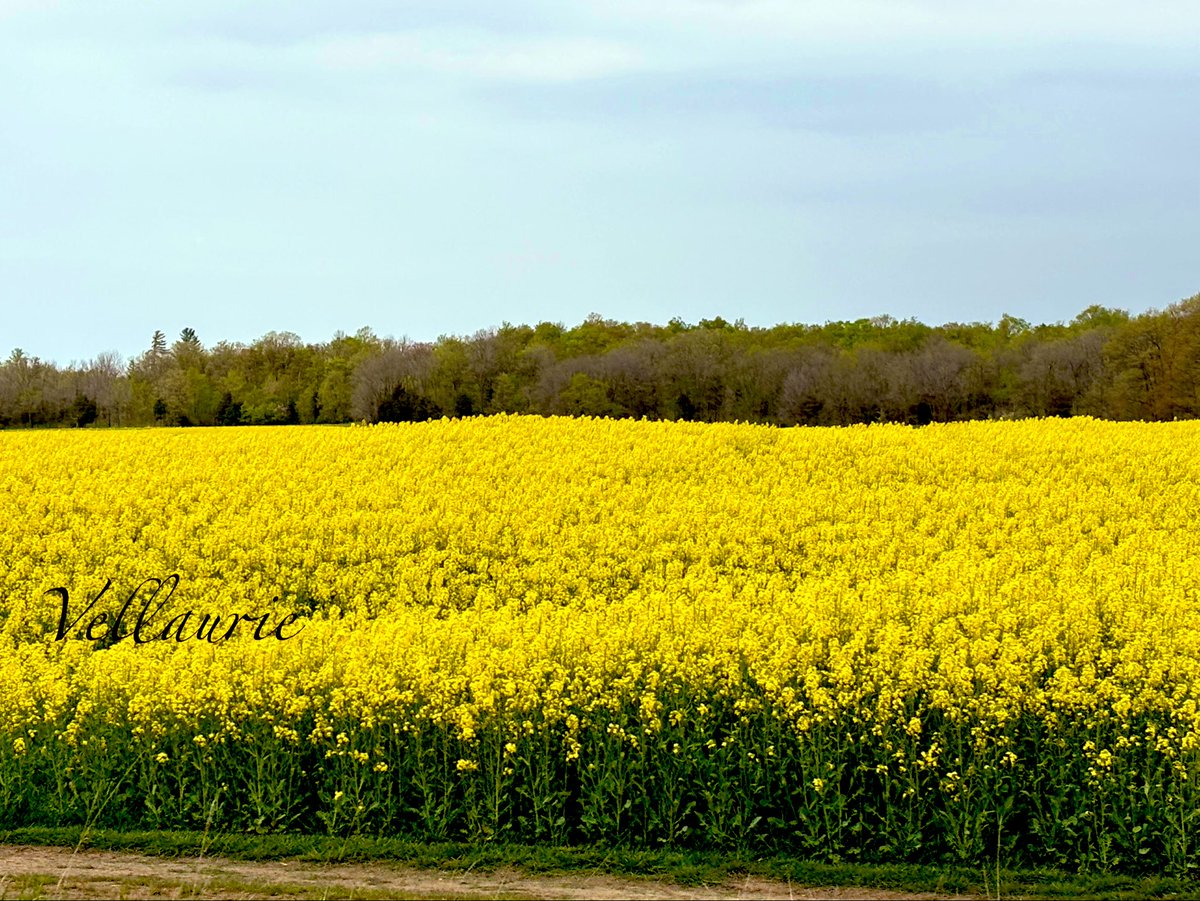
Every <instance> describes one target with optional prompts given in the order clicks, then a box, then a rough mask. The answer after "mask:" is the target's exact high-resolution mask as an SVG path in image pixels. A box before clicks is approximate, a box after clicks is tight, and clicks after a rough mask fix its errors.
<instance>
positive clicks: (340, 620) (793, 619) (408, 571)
mask: <svg viewBox="0 0 1200 901" xmlns="http://www.w3.org/2000/svg"><path fill="white" fill-rule="evenodd" d="M1198 527H1200V423H1162V424H1142V423H1108V422H1100V421H1093V420H1088V419H1072V420H1055V421H1024V422H1006V423H984V422H973V423H961V424H952V425H932V426H928V427H926V428H920V429H915V428H909V427H905V426H869V427H868V426H862V427H851V428H845V429H777V428H770V427H760V426H751V425H741V424H692V423H664V422H644V421H643V422H634V421H609V420H591V419H578V420H572V419H562V418H549V419H543V418H537V417H518V416H497V417H490V418H476V419H466V420H441V421H435V422H428V423H421V424H410V425H380V426H371V427H366V426H354V427H325V426H312V427H300V426H293V427H280V428H267V427H262V428H223V429H149V430H111V431H103V430H95V431H93V430H81V431H70V432H67V431H53V432H6V433H0V826H7V827H11V826H22V825H39V824H45V825H65V824H83V823H91V824H95V825H98V826H111V827H117V828H135V827H136V828H162V829H167V828H204V827H205V826H208V827H210V828H213V829H228V830H244V831H260V832H261V831H280V830H291V831H305V832H322V833H324V832H329V833H334V834H349V833H356V832H359V833H369V834H387V835H400V836H407V837H411V838H415V839H421V840H442V839H454V840H471V841H484V840H498V841H519V842H554V843H593V842H594V843H603V844H606V845H610V846H635V847H646V846H650V847H660V846H684V847H700V848H729V849H734V848H736V849H753V850H761V851H763V852H773V851H781V852H787V853H790V854H797V855H803V856H808V857H813V858H837V859H843V860H846V859H849V860H864V861H866V860H893V861H894V860H914V861H944V860H953V861H963V862H975V863H978V862H981V861H984V860H994V859H995V856H996V855H997V854H1002V855H1003V856H1004V859H1005V860H1006V861H1009V862H1024V863H1029V864H1040V863H1046V864H1054V865H1059V866H1070V867H1083V868H1089V869H1092V868H1094V869H1113V870H1125V871H1137V870H1153V871H1159V872H1168V871H1169V872H1176V873H1179V872H1185V871H1187V870H1188V869H1189V868H1194V867H1196V866H1197V860H1198V858H1200V848H1198V845H1200V708H1198V702H1200V535H1198V531H1200V529H1198ZM169 577H175V578H169ZM153 580H161V581H160V582H156V581H153ZM289 614H290V616H289ZM139 616H140V617H141V621H139ZM217 617H220V619H217ZM118 619H119V620H120V622H119V624H118V623H117V620H118ZM114 626H116V628H114ZM135 626H136V627H138V628H137V630H136V634H135Z"/></svg>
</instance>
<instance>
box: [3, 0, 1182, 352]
mask: <svg viewBox="0 0 1200 901" xmlns="http://www.w3.org/2000/svg"><path fill="white" fill-rule="evenodd" d="M1197 160H1200V4H1198V3H1196V2H1195V0H1178V2H1158V0H1139V2H1122V3H1116V2H1106V0H1087V2H1083V0H1078V2H1076V0H1070V2H1068V0H1004V2H1000V0H990V2H981V0H911V2H905V0H877V2H867V0H822V2H808V0H606V2H590V3H584V2H573V0H553V2H524V0H522V2H509V0H466V2H464V0H418V2H397V0H387V2H385V0H378V2H372V0H337V2H320V3H315V2H305V0H287V2H282V0H279V2H276V0H268V2H262V0H260V2H246V0H239V2H234V0H186V2H181V0H160V2H155V3H146V2H136V3H135V2H128V0H109V2H104V3H99V2H96V0H59V2H54V0H0V354H3V355H7V353H8V351H9V350H11V349H12V348H14V347H21V348H23V349H24V350H25V351H26V352H27V353H29V354H31V355H37V356H40V357H42V358H43V359H53V360H56V361H58V362H59V363H62V364H66V363H68V362H70V361H72V360H84V359H87V358H90V357H93V356H95V354H96V353H98V352H100V351H103V350H115V351H118V352H120V353H122V354H124V355H126V356H130V355H133V354H136V353H138V352H140V351H142V350H144V349H145V348H146V347H147V346H148V345H149V342H150V336H151V334H152V332H153V331H154V330H155V329H156V328H161V329H162V330H163V331H164V332H166V333H167V335H168V336H169V337H170V338H172V339H173V338H174V337H176V336H177V335H178V333H179V330H180V329H182V328H183V327H185V326H190V327H192V328H194V329H196V331H197V332H198V334H199V336H200V338H201V340H202V341H203V342H204V343H206V344H214V343H216V342H217V341H219V340H223V339H224V340H229V341H243V342H249V341H252V340H254V339H255V338H257V337H260V336H261V335H263V334H264V333H266V332H268V331H271V330H276V331H293V332H296V333H297V334H299V335H300V337H301V338H303V339H304V340H306V341H314V342H316V341H326V340H328V339H329V338H331V337H332V336H333V334H334V332H336V331H337V330H339V329H340V330H344V331H347V332H353V331H355V330H356V329H358V328H359V327H361V326H364V325H368V326H370V327H372V328H373V329H374V330H375V331H376V332H377V333H378V334H380V335H393V336H396V337H400V336H402V335H405V336H408V337H410V338H413V339H417V340H432V339H434V338H436V337H437V336H438V335H439V334H470V333H472V332H474V331H476V330H477V329H480V328H485V327H489V326H495V325H499V324H500V323H501V322H504V321H509V322H514V323H530V324H533V323H536V322H538V321H541V320H550V321H556V322H563V323H565V324H568V325H571V324H574V323H577V322H579V321H581V320H582V319H583V318H584V317H585V316H586V315H587V314H588V313H591V312H597V313H600V314H601V315H603V316H605V317H608V318H615V319H622V320H644V321H651V322H659V323H662V322H666V321H667V320H669V319H670V318H672V317H674V316H679V317H682V318H683V319H685V320H687V321H689V322H695V321H697V320H699V319H700V318H705V317H712V316H716V315H721V316H724V317H725V318H727V319H730V320H732V319H736V318H738V317H741V318H744V319H745V320H746V321H747V323H749V324H752V325H771V324H774V323H777V322H814V323H820V322H825V321H827V320H831V319H854V318H859V317H863V316H872V315H876V314H882V313H888V314H891V315H893V316H896V317H898V318H907V317H916V318H918V319H920V320H922V321H924V322H927V323H930V324H939V323H943V322H947V321H973V320H990V321H995V320H996V319H998V318H999V317H1000V316H1001V315H1002V314H1003V313H1010V314H1013V315H1017V316H1021V317H1024V318H1027V319H1030V320H1032V321H1036V322H1052V321H1058V320H1069V319H1071V318H1072V317H1074V316H1075V314H1077V313H1078V312H1079V311H1080V310H1082V309H1083V308H1085V307H1086V306H1088V305H1089V304H1093V303H1100V304H1103V305H1105V306H1115V307H1120V308H1124V309H1128V310H1130V311H1131V312H1141V311H1143V310H1145V309H1147V308H1150V307H1164V306H1166V305H1168V304H1170V303H1173V302H1175V301H1177V300H1180V299H1182V298H1184V297H1188V296H1190V295H1192V294H1195V293H1197V292H1200V164H1198V163H1197Z"/></svg>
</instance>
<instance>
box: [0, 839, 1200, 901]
mask: <svg viewBox="0 0 1200 901" xmlns="http://www.w3.org/2000/svg"><path fill="white" fill-rule="evenodd" d="M0 844H9V845H50V846H58V847H83V848H95V849H101V850H108V851H138V852H141V853H144V854H152V855H158V856H163V857H187V856H194V855H203V856H205V857H210V856H214V855H215V856H222V857H226V858H231V859H234V860H246V861H266V860H300V861H309V862H317V863H350V862H356V863H365V862H370V861H389V862H394V863H400V864H405V865H407V866H412V867H421V868H428V869H437V870H443V871H449V872H454V871H467V870H471V871H480V872H488V871H491V870H496V869H500V868H513V869H516V870H519V871H522V872H525V873H528V874H530V875H547V876H550V875H569V874H580V873H586V874H593V875H608V876H653V877H657V878H660V879H666V880H670V881H674V882H676V883H678V884H680V885H690V886H695V885H717V884H721V883H725V882H729V881H730V880H733V879H736V878H738V877H745V876H748V875H749V876H758V877H763V878H767V879H777V880H780V881H782V882H790V883H792V884H793V885H808V886H848V887H863V888H874V889H890V890H894V891H911V892H935V893H938V894H942V893H944V894H948V895H974V896H978V897H980V898H996V897H1000V898H1045V899H1059V898H1064V899H1065V898H1081V899H1122V901H1124V899H1128V901H1135V899H1158V898H1163V899H1167V898H1172V899H1173V898H1197V899H1200V880H1196V879H1191V880H1183V879H1177V878H1168V877H1129V876H1111V875H1106V874H1074V873H1066V872H1061V871H1055V870H1004V869H1002V870H1001V871H1000V872H999V882H998V883H997V874H996V872H995V871H993V872H990V873H984V872H983V871H982V870H978V869H970V868H965V867H955V866H942V867H938V866H924V865H911V864H859V863H820V862H813V861H804V860H798V859H795V858H790V857H784V856H776V857H753V856H749V855H746V856H743V855H739V854H737V853H725V854H718V853H711V852H702V851H670V850H661V851H651V850H630V849H613V848H586V847H583V848H561V847H541V846H528V845H503V844H495V845H467V844H457V843H449V842H448V843H442V844H419V843H414V842H407V841H403V840H401V839H389V838H374V837H368V836H352V837H348V838H334V837H329V836H304V835H247V834H235V833H223V834H213V833H207V834H205V833H202V832H117V831H112V830H103V829H93V830H85V829H83V828H81V827H65V828H41V827H39V828H27V829H10V830H0Z"/></svg>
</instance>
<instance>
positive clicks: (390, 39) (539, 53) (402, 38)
mask: <svg viewBox="0 0 1200 901" xmlns="http://www.w3.org/2000/svg"><path fill="white" fill-rule="evenodd" d="M311 53H312V55H313V58H314V59H315V60H316V61H317V62H319V63H320V64H321V65H323V66H326V67H328V68H331V69H342V70H345V69H349V70H364V69H365V70H388V69H409V70H418V71H428V72H433V73H438V74H449V75H466V76H470V77H475V78H496V79H505V80H512V81H533V82H569V81H578V80H585V79H593V78H603V77H609V76H613V75H622V74H627V73H629V72H635V71H639V70H641V69H643V68H645V62H644V60H643V57H642V55H641V54H640V53H638V52H637V51H636V50H635V49H634V48H632V47H630V46H628V45H625V44H620V43H616V42H612V41H605V40H596V39H592V38H534V39H528V38H526V39H520V38H500V39H498V38H497V37H496V36H495V35H470V34H463V33H455V32H429V31H420V32H401V33H392V34H376V35H366V36H354V37H339V38H333V39H330V40H326V41H322V42H320V43H317V44H315V45H312V48H311Z"/></svg>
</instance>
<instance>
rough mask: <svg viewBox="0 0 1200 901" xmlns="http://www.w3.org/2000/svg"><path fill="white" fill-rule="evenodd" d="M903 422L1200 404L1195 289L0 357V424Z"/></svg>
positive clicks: (162, 339) (1129, 413) (1122, 415)
mask: <svg viewBox="0 0 1200 901" xmlns="http://www.w3.org/2000/svg"><path fill="white" fill-rule="evenodd" d="M502 412H503V413H532V414H543V415H571V416H607V417H632V418H642V417H645V418H648V419H686V420H695V421H702V422H715V421H740V422H757V423H773V424H776V425H784V426H790V425H849V424H853V423H868V422H904V423H910V424H914V425H921V424H926V423H929V422H949V421H955V420H964V419H994V418H1025V417H1045V416H1076V415H1087V416H1094V417H1097V418H1103V419H1117V420H1134V419H1136V420H1169V419H1191V418H1195V417H1197V416H1198V415H1200V294H1197V295H1195V296H1193V297H1190V298H1188V299H1186V300H1182V301H1179V302H1178V303H1175V304H1172V305H1171V306H1169V307H1167V308H1166V309H1164V310H1150V311H1148V312H1146V313H1143V314H1141V315H1137V316H1131V315H1130V314H1129V313H1127V312H1126V311H1123V310H1117V309H1109V308H1106V307H1102V306H1091V307H1088V308H1087V309H1086V310H1084V311H1083V312H1081V313H1080V314H1079V315H1078V316H1076V317H1075V318H1074V319H1073V320H1071V321H1070V322H1068V323H1061V322H1060V323H1055V324H1048V325H1046V324H1043V325H1031V324H1030V323H1029V322H1026V321H1025V320H1023V319H1018V318H1015V317H1012V316H1004V317H1002V318H1001V319H1000V321H999V322H997V323H983V322H970V323H957V322H955V323H947V324H945V325H941V326H928V325H924V324H922V323H920V322H918V321H916V320H913V319H905V320H897V319H894V318H892V317H891V316H876V317H872V318H870V319H858V320H854V321H838V322H826V323H825V324H824V325H801V324H789V325H776V326H773V327H770V328H756V327H748V326H746V325H745V323H744V322H742V321H741V320H738V321H736V322H732V323H731V322H727V321H726V320H724V319H722V318H720V317H717V318H715V319H702V320H700V321H699V322H698V323H696V324H689V323H685V322H683V321H681V320H679V319H673V320H671V321H670V322H669V323H667V324H666V325H653V324H650V323H646V322H636V323H629V322H617V321H614V320H610V319H604V318H602V317H600V316H598V315H595V314H593V315H591V316H589V317H587V319H585V320H584V321H583V322H581V323H580V324H578V325H576V326H573V327H570V328H568V327H566V326H564V325H562V324H559V323H550V322H540V323H538V324H537V325H534V326H529V325H512V324H509V323H505V324H503V325H501V326H500V327H499V328H493V329H487V330H483V331H479V332H476V333H475V334H474V335H471V336H469V337H466V336H443V337H441V338H439V339H438V340H437V341H434V342H424V343H422V342H413V341H409V340H407V339H403V338H402V339H399V340H397V339H394V338H380V337H378V336H377V335H375V333H374V332H372V331H371V330H370V329H369V328H363V329H360V330H359V331H358V332H356V333H354V334H353V335H348V334H345V333H343V332H338V333H337V334H336V335H334V337H333V338H332V340H330V341H328V342H325V343H321V344H306V343H304V342H303V341H301V340H300V338H299V337H298V336H297V335H295V334H292V333H290V332H269V333H268V334H266V335H264V336H263V337H261V338H259V339H258V340H257V341H254V342H253V343H251V344H249V345H245V344H235V343H229V342H226V341H220V342H218V343H216V344H214V345H211V346H205V345H204V344H203V343H202V342H201V340H200V337H199V336H198V335H197V334H196V332H195V331H194V330H192V329H190V328H188V329H184V330H183V331H182V332H181V333H180V335H179V337H178V338H177V339H176V340H175V341H174V342H171V343H168V339H167V337H166V336H165V335H164V334H163V333H162V332H161V331H158V332H155V333H154V335H153V336H152V337H151V339H150V344H149V347H148V348H147V350H146V351H145V352H143V353H142V354H140V355H139V356H137V357H136V358H134V359H132V360H128V361H125V360H122V359H121V358H120V357H119V356H118V355H117V354H114V353H111V352H110V353H101V354H99V355H98V356H97V357H96V358H95V359H93V360H89V361H87V362H85V363H82V364H72V365H70V366H68V367H65V368H63V367H59V366H56V365H55V364H53V363H50V362H46V361H43V360H40V359H39V358H37V357H30V356H28V355H26V354H25V353H24V352H23V351H22V350H20V349H19V348H18V349H16V350H14V351H12V353H11V354H10V355H9V357H8V358H7V360H5V361H4V362H3V363H2V364H0V425H2V426H7V427H22V426H25V427H31V426H72V427H86V426H146V425H155V424H159V425H175V426H181V425H243V424H246V425H272V424H294V423H345V422H352V421H363V420H365V421H369V422H378V421H418V420H425V419H432V418H439V417H442V416H449V417H463V416H473V415H482V414H491V413H502Z"/></svg>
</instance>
